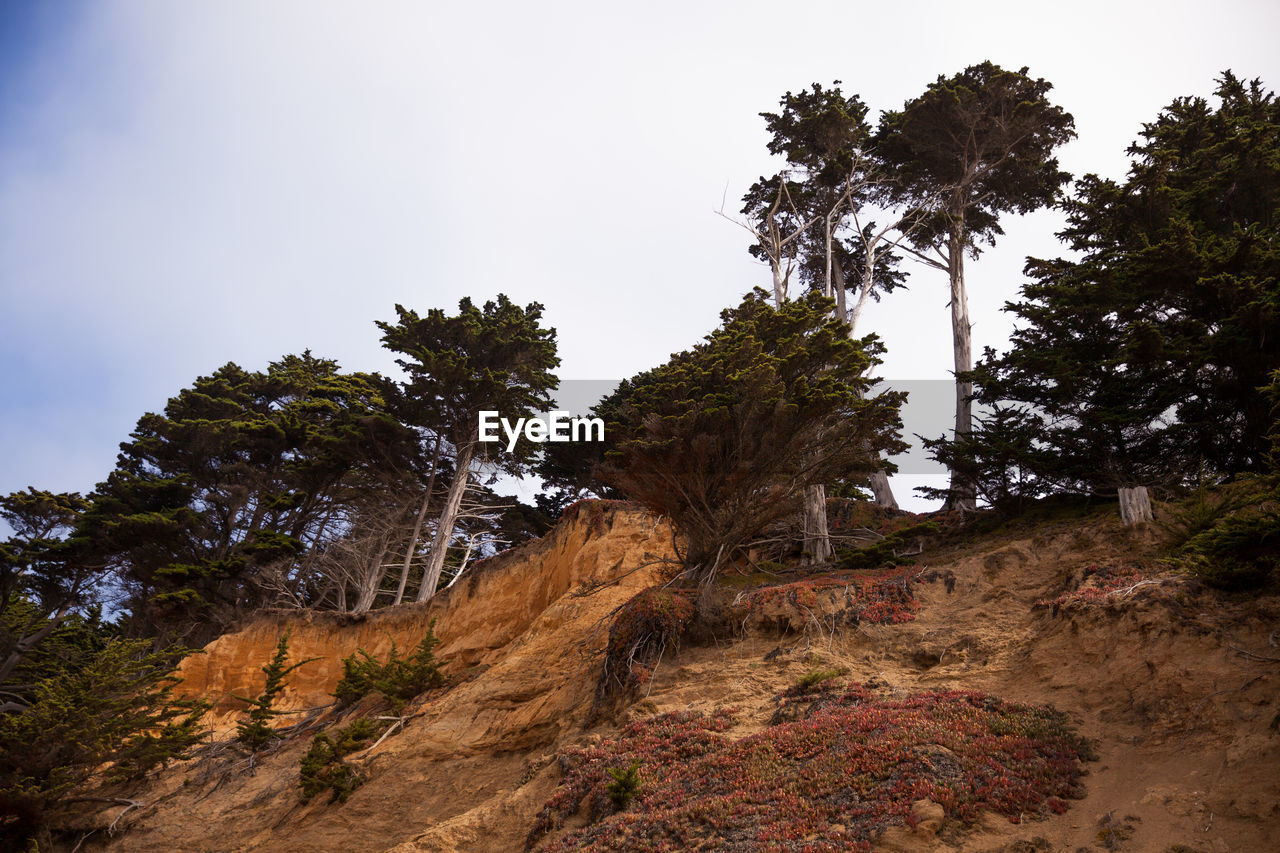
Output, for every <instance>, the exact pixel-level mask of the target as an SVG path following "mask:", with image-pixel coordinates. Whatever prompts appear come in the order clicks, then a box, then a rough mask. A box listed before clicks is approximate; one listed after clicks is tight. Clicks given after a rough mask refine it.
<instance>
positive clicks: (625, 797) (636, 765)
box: [605, 758, 640, 811]
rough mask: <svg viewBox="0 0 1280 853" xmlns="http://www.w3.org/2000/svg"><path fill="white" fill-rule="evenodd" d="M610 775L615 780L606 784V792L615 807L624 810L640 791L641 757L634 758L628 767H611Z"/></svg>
mask: <svg viewBox="0 0 1280 853" xmlns="http://www.w3.org/2000/svg"><path fill="white" fill-rule="evenodd" d="M609 777H610V778H611V779H612V780H613V781H612V782H610V783H609V784H608V785H607V786H605V792H606V793H607V794H608V795H609V799H610V801H612V802H613V807H614V808H615V809H617V810H618V811H622V810H623V809H625V808H626V807H627V806H629V805H631V801H632V800H633V799H635V796H636V794H638V793H640V759H638V758H633V759H632V760H631V763H630V764H628V765H627V766H626V767H610V768H609Z"/></svg>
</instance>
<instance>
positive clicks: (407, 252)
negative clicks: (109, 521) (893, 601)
mask: <svg viewBox="0 0 1280 853" xmlns="http://www.w3.org/2000/svg"><path fill="white" fill-rule="evenodd" d="M1228 5H1230V4H1228ZM60 8H63V7H61V6H60ZM65 8H66V9H67V10H68V11H67V12H65V13H64V17H61V18H60V19H58V20H56V21H54V22H53V23H49V21H48V20H47V19H46V20H45V21H44V22H43V23H42V24H41V25H40V26H35V27H33V28H32V29H31V32H33V33H37V34H38V36H39V39H38V41H39V44H38V48H36V47H32V48H30V49H28V50H26V51H11V52H8V53H7V56H8V60H7V62H8V66H7V67H6V68H5V69H3V70H4V71H5V79H6V80H7V81H9V82H8V83H7V84H6V86H5V88H3V89H2V90H0V110H3V112H2V113H0V119H3V121H0V127H2V128H4V129H3V130H0V299H2V300H3V311H0V359H2V360H3V361H2V364H3V368H4V369H3V372H2V375H3V376H4V377H5V378H4V380H3V381H4V388H3V403H4V405H3V413H0V439H2V440H3V441H4V442H5V445H6V446H5V451H6V456H7V457H8V458H7V461H6V462H4V463H3V464H2V465H0V491H9V490H11V489H13V488H20V487H22V486H25V485H26V480H27V479H33V478H34V477H35V475H36V474H38V472H39V471H40V470H42V466H43V470H48V471H50V472H53V471H55V470H59V471H62V470H66V471H70V470H71V469H72V468H75V467H76V466H82V467H81V471H82V473H81V474H80V475H79V476H80V482H81V483H82V485H81V486H80V488H88V487H89V486H90V485H91V484H92V483H93V482H95V481H96V480H97V479H100V478H101V477H102V476H103V475H104V474H105V472H106V470H107V469H108V468H109V467H110V465H111V461H112V458H113V455H114V449H115V445H116V443H118V442H119V441H121V440H122V439H123V438H124V437H125V436H126V434H127V432H128V430H129V428H130V427H131V426H132V424H133V422H134V421H135V420H136V418H137V417H138V416H139V415H140V414H142V412H143V411H145V410H148V409H151V410H154V409H157V408H159V407H161V406H163V404H164V401H165V399H166V398H167V397H168V396H170V395H172V394H173V393H176V392H177V391H178V390H179V389H180V388H181V387H184V386H186V385H188V384H189V383H190V382H191V380H192V379H194V378H195V377H196V376H197V375H200V374H205V373H208V372H210V371H211V370H213V369H215V368H216V367H217V366H219V365H220V364H222V363H225V362H226V361H229V360H234V361H237V362H239V363H242V364H244V365H245V366H247V367H262V366H264V365H265V364H266V362H267V361H268V360H270V359H274V358H277V357H279V356H280V355H282V354H283V353H286V352H296V351H300V350H302V349H304V348H307V347H310V348H311V349H313V350H314V351H315V352H317V353H318V354H321V355H325V356H328V357H334V358H337V359H339V360H340V361H341V362H342V363H343V364H344V366H346V367H348V368H352V369H382V370H390V369H392V362H391V358H390V357H389V355H387V354H386V353H384V352H383V351H381V350H380V348H379V346H378V341H377V332H376V330H375V329H374V327H373V325H372V321H373V320H374V319H385V318H388V317H390V316H392V314H393V310H392V306H393V305H394V304H395V303H396V302H401V303H404V304H406V305H408V306H411V307H415V308H418V309H420V310H423V309H426V308H430V307H436V306H442V307H451V306H453V305H456V303H457V300H458V299H459V298H460V297H462V296H463V295H468V294H469V295H473V296H475V297H477V298H486V297H489V296H492V295H493V294H496V293H497V292H499V291H502V292H506V293H508V294H509V295H511V296H512V297H513V298H514V299H516V300H517V301H521V302H529V301H534V300H536V301H540V302H543V303H545V304H546V306H547V310H546V318H547V320H548V322H550V323H551V324H553V325H555V326H557V327H558V329H559V333H560V335H559V337H560V345H561V355H562V358H563V360H564V367H563V370H562V373H563V374H564V375H566V376H570V377H590V376H597V377H608V378H617V377H620V376H626V375H630V374H632V373H635V372H637V371H639V370H642V369H645V368H648V367H651V366H653V365H654V364H656V363H658V362H660V361H662V360H663V359H665V358H666V356H667V355H668V354H669V353H671V352H672V351H674V350H677V349H682V348H684V347H686V346H688V345H690V344H691V343H693V342H694V341H696V340H697V339H698V338H699V337H700V336H701V335H702V334H704V333H705V332H707V331H709V330H710V329H711V328H712V327H713V326H714V325H715V323H716V322H717V315H718V311H719V309H720V308H721V307H723V306H725V305H728V304H731V303H734V302H736V301H737V299H738V298H739V296H740V295H741V294H742V293H743V292H745V291H746V290H748V289H749V288H750V287H751V286H753V285H755V284H758V283H763V282H765V281H767V275H766V273H765V272H764V271H763V270H762V269H761V268H759V267H758V266H757V265H755V264H754V263H753V262H752V261H751V260H750V258H749V257H748V256H747V255H746V252H745V247H746V237H745V234H744V233H743V232H741V231H739V230H738V229H736V228H734V227H733V226H732V225H731V224H729V223H727V222H725V221H723V220H721V219H718V218H717V217H716V216H715V215H714V213H713V210H714V209H715V208H716V207H718V206H719V205H720V203H721V198H722V196H723V197H727V201H728V209H729V210H730V211H732V210H735V209H736V207H737V203H736V199H737V198H738V197H739V196H740V195H741V193H742V192H743V190H744V189H745V188H746V186H747V185H748V184H750V182H751V181H752V180H754V179H755V178H756V177H757V176H758V175H760V174H763V173H765V172H767V171H771V170H772V169H774V168H776V164H774V163H772V161H771V160H770V158H769V157H768V155H767V153H766V152H765V148H764V142H765V133H764V127H763V123H762V122H761V120H760V119H759V118H758V116H757V113H759V112H760V111H762V110H767V109H770V108H772V107H774V106H776V104H777V100H778V98H779V96H780V95H781V94H782V92H784V91H786V90H788V89H798V88H801V87H804V86H806V85H807V84H808V83H809V82H812V81H815V80H820V81H824V82H826V81H830V80H832V79H837V78H838V79H841V80H843V81H844V83H845V87H846V90H848V91H857V92H860V93H861V94H862V96H863V98H864V99H865V100H866V101H867V102H868V103H869V104H870V105H871V106H872V108H873V110H878V109H882V108H890V107H894V106H897V105H899V104H901V103H902V101H903V100H904V99H905V98H907V97H910V96H912V95H913V94H915V93H916V92H918V91H919V90H920V89H921V87H922V86H923V85H924V84H925V83H927V82H928V81H929V80H932V79H933V78H934V77H936V76H937V75H938V74H941V73H951V72H953V71H955V70H958V69H959V68H960V67H962V66H963V65H965V64H968V63H970V62H975V61H979V60H981V59H983V58H986V57H987V56H990V57H992V58H993V59H995V60H996V61H1000V62H1005V63H1006V64H1028V65H1031V66H1032V71H1033V73H1036V74H1040V75H1043V76H1046V77H1048V78H1049V79H1051V80H1053V81H1054V82H1055V83H1057V84H1058V88H1057V89H1056V90H1055V91H1056V93H1057V96H1058V97H1059V99H1060V101H1061V102H1062V103H1063V104H1064V105H1065V106H1066V107H1067V108H1068V109H1069V110H1072V111H1073V112H1075V113H1076V116H1077V120H1078V122H1079V126H1080V131H1081V136H1082V140H1081V142H1080V143H1078V144H1077V145H1076V146H1073V147H1072V148H1071V149H1069V150H1068V151H1067V152H1064V163H1065V164H1066V165H1068V167H1069V168H1073V169H1085V168H1090V169H1104V170H1105V169H1117V168H1121V167H1122V166H1123V157H1122V155H1121V154H1120V153H1119V152H1121V151H1122V149H1123V146H1124V145H1125V144H1127V142H1128V141H1129V140H1130V139H1132V138H1133V135H1134V134H1135V133H1136V131H1137V128H1138V124H1139V123H1140V122H1141V121H1143V120H1148V119H1149V118H1150V117H1152V116H1153V115H1154V111H1155V110H1156V109H1158V107H1159V106H1160V105H1162V104H1163V103H1166V102H1167V101H1168V100H1169V99H1170V98H1171V97H1173V96H1174V95H1176V94H1182V93H1185V92H1187V91H1200V92H1204V93H1207V92H1208V90H1209V89H1210V88H1211V84H1210V83H1209V80H1210V79H1211V77H1212V74H1213V73H1214V72H1215V71H1217V70H1221V68H1222V67H1226V66H1227V65H1233V66H1234V67H1236V69H1237V70H1238V71H1239V72H1240V73H1241V74H1246V75H1253V74H1263V75H1264V77H1266V79H1268V81H1269V82H1271V83H1272V84H1273V85H1274V84H1275V82H1276V81H1277V80H1280V74H1277V73H1275V72H1276V64H1277V60H1276V58H1275V55H1274V51H1273V50H1271V46H1270V44H1269V39H1267V38H1266V37H1265V36H1266V34H1268V33H1274V32H1275V31H1276V27H1275V26H1274V24H1275V22H1276V13H1274V12H1271V11H1270V10H1269V8H1268V7H1267V6H1265V5H1262V4H1254V3H1238V4H1235V9H1234V11H1235V12H1236V14H1235V15H1234V16H1233V15H1231V14H1226V13H1223V14H1218V15H1215V16H1213V18H1212V19H1210V20H1207V21H1206V20H1205V19H1204V16H1203V15H1202V14H1200V13H1199V10H1198V9H1195V10H1194V11H1195V13H1194V14H1192V13H1191V12H1192V11H1193V7H1191V6H1190V4H1183V6H1177V5H1176V4H1175V6H1174V7H1169V8H1170V9H1171V11H1169V10H1166V11H1165V12H1162V15H1161V16H1160V17H1159V19H1155V20H1148V19H1147V18H1146V17H1143V16H1141V15H1140V14H1139V12H1138V11H1134V10H1128V9H1124V8H1119V7H1116V6H1115V4H1107V5H1103V4H1100V3H1098V4H1093V5H1086V6H1084V7H1079V8H1081V9H1082V10H1083V11H1080V12H1077V13H1075V16H1074V17H1073V16H1068V15H1066V14H1064V13H1062V12H1061V11H1060V10H1058V9H1056V8H1055V9H1050V8H1049V7H1045V9H1044V10H1041V9H1040V7H1034V8H1033V7H1029V6H1027V4H1025V3H1023V4H1012V3H1003V4H987V5H985V6H984V5H983V4H978V5H977V7H970V6H965V7H963V10H961V7H959V6H956V5H955V4H937V5H935V6H927V7H924V8H921V9H919V10H916V11H913V12H912V14H911V15H910V17H909V19H904V18H903V16H902V13H901V10H900V9H884V10H880V11H876V12H868V11H867V10H866V8H865V4H849V3H834V2H831V3H827V2H814V3H802V4H799V5H796V6H793V7H786V8H785V9H784V8H783V7H780V6H778V5H777V4H776V3H763V2H742V3H707V4H694V5H692V6H690V5H689V4H675V3H669V2H658V3H652V4H645V5H643V6H632V7H622V6H617V5H616V4H612V5H611V4H600V3H585V2H582V3H548V4H528V3H516V2H509V3H497V4H482V5H478V4H471V5H464V4H438V3H420V2H403V3H393V2H378V3H363V4H355V3H336V2H335V3H313V2H305V3H304V2H272V3H260V2H252V3H251V2H244V0H229V2H219V3H171V2H162V0H127V1H126V0H101V2H94V3H84V4H79V5H76V6H68V7H65ZM1179 10H1181V11H1182V12H1186V13H1187V14H1186V15H1182V14H1181V13H1180V12H1179ZM1242 18H1243V19H1246V20H1251V21H1253V22H1255V23H1256V24H1257V25H1256V26H1243V25H1242V20H1241V19H1242ZM1139 28H1141V29H1139ZM1206 69H1208V70H1206ZM1267 75H1269V76H1267ZM1086 140H1087V141H1086ZM1077 152H1078V153H1077ZM1092 163H1101V164H1102V165H1100V166H1094V165H1090V164H1092ZM1045 222H1047V221H1042V220H1036V221H1035V222H1034V223H1033V225H1034V228H1032V227H1031V226H1028V228H1027V229H1023V230H1024V232H1025V233H1024V236H1025V238H1026V239H1025V241H1024V240H1023V238H1021V237H1019V238H1017V239H1015V232H1018V231H1019V227H1018V226H1017V225H1016V224H1012V223H1011V224H1010V225H1009V226H1008V228H1009V231H1010V237H1009V238H1008V239H1007V240H1006V241H1005V242H1004V243H1002V244H1001V246H1000V247H998V248H997V250H996V251H994V252H989V253H988V259H987V260H984V261H982V264H983V265H986V264H990V266H982V265H980V266H978V267H975V268H974V271H973V273H972V274H971V276H970V279H971V281H972V282H973V284H974V287H973V290H974V294H975V295H974V298H975V300H976V302H977V304H976V305H975V310H974V314H975V317H977V318H978V324H979V325H978V328H977V330H976V334H977V337H978V343H979V344H981V343H997V344H998V343H1000V341H1001V340H1002V336H1003V335H1004V334H1005V333H1006V331H1007V325H1005V324H1004V321H1003V319H1002V318H1001V317H999V316H998V315H997V309H998V306H999V305H1000V304H1001V303H1002V302H1003V300H1004V299H1007V298H1010V297H1012V296H1013V295H1015V293H1016V288H1017V285H1018V283H1019V270H1020V268H1021V263H1022V256H1023V255H1024V254H1025V253H1026V251H1027V250H1024V246H1027V245H1030V246H1035V247H1036V248H1035V249H1034V251H1037V252H1046V251H1052V250H1053V248H1054V244H1053V242H1052V240H1051V238H1048V237H1047V236H1046V235H1047V233H1048V232H1049V231H1051V230H1052V226H1047V225H1046V224H1045ZM1037 229H1038V230H1037ZM1033 230H1034V231H1036V233H1030V232H1031V231H1033ZM1037 234H1038V236H1037ZM944 304H945V295H944V293H943V288H942V284H941V281H940V280H937V281H936V280H934V278H933V277H932V276H931V275H930V274H929V273H928V272H927V271H921V272H920V273H918V274H916V275H915V276H914V277H913V281H912V291H911V292H910V293H908V294H903V295H901V296H899V295H895V296H894V298H893V299H892V300H888V301H886V303H885V304H884V305H882V306H878V307H876V308H874V309H873V310H872V312H871V313H870V314H869V315H868V317H867V322H868V326H867V328H868V330H872V329H874V330H876V331H879V332H881V333H882V334H883V336H884V337H885V339H886V340H887V342H888V344H889V347H890V356H889V357H890V361H889V363H887V364H886V366H885V370H884V371H882V372H884V373H886V375H896V376H898V377H902V378H911V377H914V376H945V375H946V371H947V370H948V369H949V366H950V365H949V349H950V348H949V343H948V341H947V337H946V336H947V334H948V322H947V317H946V312H945V308H944ZM922 318H929V321H930V322H932V321H936V322H932V325H929V323H928V322H925V320H923V319H922ZM985 335H990V337H984V336H985ZM51 388H53V389H57V390H56V391H49V390H48V389H51ZM36 435H42V436H45V437H47V438H50V437H51V438H56V441H54V442H53V443H52V444H51V443H50V440H37V438H35V437H34V436H36ZM19 457H21V459H22V463H21V465H19V464H18V463H16V462H15V461H14V460H16V459H18V458H19ZM77 460H78V461H77ZM66 479H68V480H74V479H75V477H74V476H73V475H71V474H67V475H66Z"/></svg>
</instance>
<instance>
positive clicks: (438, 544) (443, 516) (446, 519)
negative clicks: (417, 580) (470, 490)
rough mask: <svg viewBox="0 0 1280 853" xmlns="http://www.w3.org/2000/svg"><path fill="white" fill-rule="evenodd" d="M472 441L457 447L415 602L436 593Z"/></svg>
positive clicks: (467, 476)
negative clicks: (452, 468)
mask: <svg viewBox="0 0 1280 853" xmlns="http://www.w3.org/2000/svg"><path fill="white" fill-rule="evenodd" d="M474 451H475V444H474V443H473V442H467V443H466V444H463V445H462V446H461V447H459V448H458V458H457V462H456V463H455V465H454V474H453V482H452V483H450V484H449V494H448V495H447V496H446V497H445V502H444V509H443V510H441V512H440V521H439V523H438V524H437V525H436V535H435V538H434V539H432V540H431V550H430V551H428V552H427V567H426V569H425V570H424V571H423V575H422V586H420V587H418V601H427V600H428V599H430V598H431V596H433V595H435V594H436V587H437V586H439V584H440V573H441V572H442V571H444V558H445V554H446V553H447V552H448V550H449V543H450V542H451V541H453V526H454V524H455V523H456V521H457V518H458V507H460V506H462V496H463V494H464V493H465V492H466V490H467V480H468V479H470V476H471V456H472V454H473V453H474Z"/></svg>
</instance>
